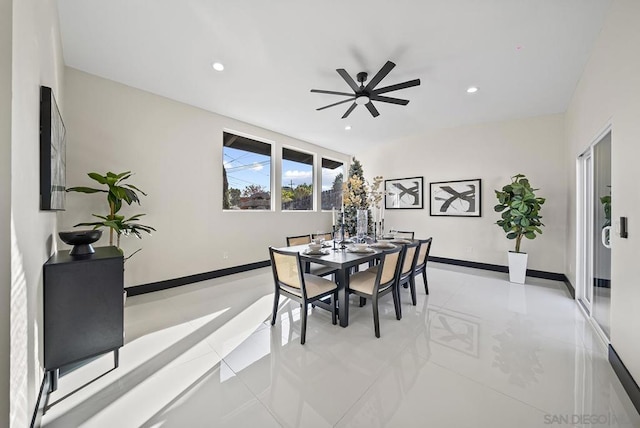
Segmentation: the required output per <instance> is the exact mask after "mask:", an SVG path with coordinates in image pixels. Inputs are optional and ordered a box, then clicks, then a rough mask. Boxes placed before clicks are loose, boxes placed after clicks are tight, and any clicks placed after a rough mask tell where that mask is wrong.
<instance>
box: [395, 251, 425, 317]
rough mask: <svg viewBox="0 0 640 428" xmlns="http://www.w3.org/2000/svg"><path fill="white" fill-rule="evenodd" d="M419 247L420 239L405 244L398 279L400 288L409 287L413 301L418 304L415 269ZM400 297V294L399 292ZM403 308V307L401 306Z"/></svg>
mask: <svg viewBox="0 0 640 428" xmlns="http://www.w3.org/2000/svg"><path fill="white" fill-rule="evenodd" d="M418 247H420V241H413V242H411V243H410V244H404V248H405V252H404V257H403V261H402V269H400V277H399V279H398V290H400V289H401V288H400V287H402V286H404V288H409V290H410V291H411V303H413V306H415V305H416V281H415V274H414V269H415V267H416V261H417V260H418ZM398 297H400V294H398ZM401 310H402V308H401Z"/></svg>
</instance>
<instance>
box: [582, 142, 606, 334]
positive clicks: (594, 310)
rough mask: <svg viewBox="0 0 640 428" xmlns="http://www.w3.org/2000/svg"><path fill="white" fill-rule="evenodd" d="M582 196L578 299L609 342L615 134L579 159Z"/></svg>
mask: <svg viewBox="0 0 640 428" xmlns="http://www.w3.org/2000/svg"><path fill="white" fill-rule="evenodd" d="M578 195H579V201H578V209H579V223H578V224H579V229H578V231H579V241H578V242H579V248H578V256H579V257H578V271H577V272H578V290H577V297H578V301H579V302H580V304H581V305H582V306H583V307H584V309H585V311H586V312H587V313H588V314H589V316H590V317H591V318H592V319H593V321H595V323H596V324H597V325H598V327H600V330H601V331H602V333H603V334H604V335H605V336H606V338H607V339H608V338H609V334H610V316H611V315H610V308H611V239H610V238H611V203H612V199H611V131H607V132H606V133H605V134H604V136H603V137H602V138H600V139H599V140H598V141H597V142H596V143H595V144H593V145H592V146H591V147H590V148H589V150H587V151H586V152H585V153H583V154H582V155H581V156H580V157H579V158H578Z"/></svg>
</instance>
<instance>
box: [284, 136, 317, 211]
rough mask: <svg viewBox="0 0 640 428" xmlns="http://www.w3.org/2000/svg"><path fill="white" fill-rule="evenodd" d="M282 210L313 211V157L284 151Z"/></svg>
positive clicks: (307, 154) (287, 150)
mask: <svg viewBox="0 0 640 428" xmlns="http://www.w3.org/2000/svg"><path fill="white" fill-rule="evenodd" d="M282 209H283V210H306V211H310V210H312V209H313V155H312V154H309V153H302V152H298V151H295V150H291V149H287V148H283V149H282Z"/></svg>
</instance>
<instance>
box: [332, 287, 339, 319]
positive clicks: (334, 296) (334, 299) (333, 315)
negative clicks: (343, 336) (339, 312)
mask: <svg viewBox="0 0 640 428" xmlns="http://www.w3.org/2000/svg"><path fill="white" fill-rule="evenodd" d="M337 302H338V290H336V292H335V293H333V294H332V295H331V322H332V323H333V325H336V324H337V323H338V321H337V317H336V303H337Z"/></svg>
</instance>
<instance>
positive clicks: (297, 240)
mask: <svg viewBox="0 0 640 428" xmlns="http://www.w3.org/2000/svg"><path fill="white" fill-rule="evenodd" d="M309 243H311V235H299V236H287V247H291V246H293V245H304V244H309Z"/></svg>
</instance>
